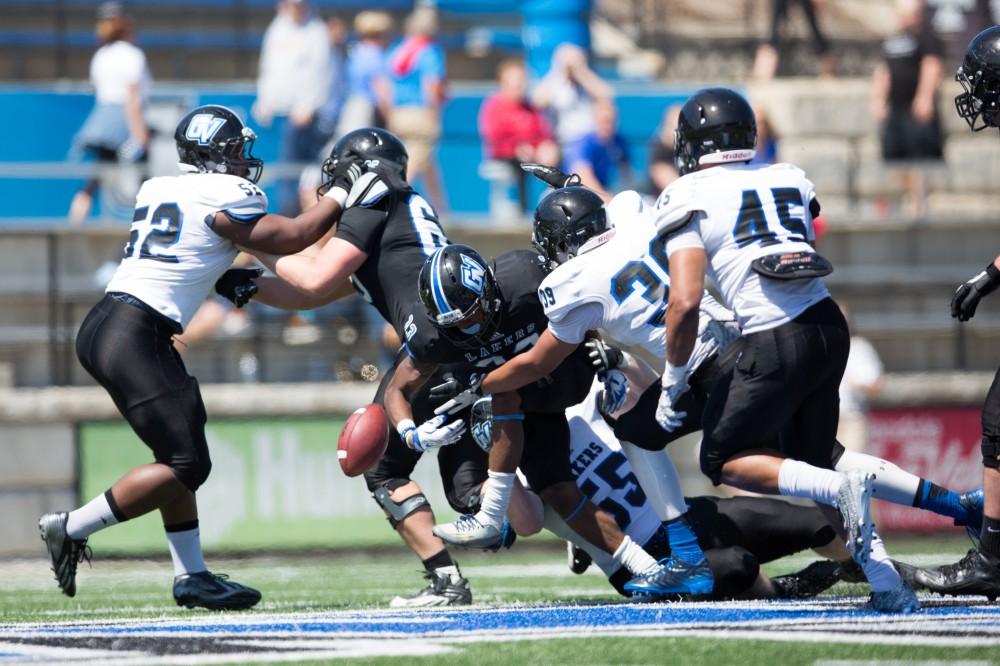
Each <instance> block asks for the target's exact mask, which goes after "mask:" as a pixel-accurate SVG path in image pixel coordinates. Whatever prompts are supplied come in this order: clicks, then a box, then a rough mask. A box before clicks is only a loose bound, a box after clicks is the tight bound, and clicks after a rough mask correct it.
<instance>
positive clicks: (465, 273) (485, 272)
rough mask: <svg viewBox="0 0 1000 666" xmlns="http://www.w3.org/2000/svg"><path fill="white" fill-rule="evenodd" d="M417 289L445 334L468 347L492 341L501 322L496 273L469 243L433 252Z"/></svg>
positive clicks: (460, 344)
mask: <svg viewBox="0 0 1000 666" xmlns="http://www.w3.org/2000/svg"><path fill="white" fill-rule="evenodd" d="M417 292H418V294H419V295H420V302H421V303H423V305H424V310H425V311H426V312H427V316H428V317H429V318H430V320H431V321H432V322H434V325H435V326H437V328H438V330H439V331H440V332H441V334H442V335H443V336H444V337H446V338H448V339H449V340H451V341H452V342H453V343H455V344H456V345H457V346H459V347H462V348H464V349H470V348H471V349H474V348H477V347H480V346H482V345H484V344H486V343H488V342H489V341H490V338H492V337H493V334H494V333H495V332H496V329H497V326H498V325H499V324H500V310H501V307H502V305H503V300H502V298H501V296H500V287H499V286H498V285H497V280H496V276H494V275H493V269H492V268H491V267H490V265H489V264H488V263H486V260H485V259H483V257H482V255H480V254H479V253H478V252H476V251H475V250H473V249H472V248H471V247H469V246H468V245H458V244H455V245H446V246H444V247H442V248H440V249H438V250H437V251H436V252H435V253H434V254H432V255H431V256H430V257H429V258H428V259H427V261H426V262H424V265H423V268H421V269H420V276H419V277H418V278H417Z"/></svg>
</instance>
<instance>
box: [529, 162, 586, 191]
mask: <svg viewBox="0 0 1000 666" xmlns="http://www.w3.org/2000/svg"><path fill="white" fill-rule="evenodd" d="M521 170H522V171H526V172H528V173H530V174H531V175H532V176H534V177H535V178H537V179H538V180H540V181H542V182H543V183H545V184H546V185H548V186H549V187H552V188H555V189H557V190H558V189H559V188H560V187H572V186H573V185H579V184H580V182H581V181H580V176H578V175H576V174H575V173H569V174H567V173H563V172H562V171H560V170H559V169H557V168H555V167H550V166H545V165H544V164H534V163H532V162H521Z"/></svg>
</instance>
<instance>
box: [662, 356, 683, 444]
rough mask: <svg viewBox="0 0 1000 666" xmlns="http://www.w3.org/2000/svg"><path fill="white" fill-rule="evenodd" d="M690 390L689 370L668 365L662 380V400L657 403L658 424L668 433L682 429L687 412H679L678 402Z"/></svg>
mask: <svg viewBox="0 0 1000 666" xmlns="http://www.w3.org/2000/svg"><path fill="white" fill-rule="evenodd" d="M687 388H688V384H687V368H686V367H685V366H673V365H670V364H669V363H668V364H667V367H666V370H665V372H664V373H663V376H662V377H661V378H660V400H659V401H658V402H657V403H656V422H657V423H659V424H660V427H661V428H663V429H664V430H666V431H667V432H673V431H674V430H677V429H678V428H680V427H681V425H682V424H683V423H684V418H685V417H686V416H687V412H682V411H678V410H677V401H678V400H680V398H681V396H682V395H684V391H686V390H687Z"/></svg>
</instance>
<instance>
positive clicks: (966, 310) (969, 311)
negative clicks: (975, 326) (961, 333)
mask: <svg viewBox="0 0 1000 666" xmlns="http://www.w3.org/2000/svg"><path fill="white" fill-rule="evenodd" d="M998 286H1000V270H997V267H996V266H994V265H993V264H992V263H991V264H990V265H989V266H987V267H986V270H984V271H983V272H981V273H980V274H979V275H976V276H975V277H973V278H971V279H969V280H968V281H967V282H965V283H964V284H961V285H959V287H958V289H956V290H955V295H954V296H952V297H951V316H952V317H955V318H956V319H958V320H959V321H969V320H970V319H972V318H973V317H974V316H975V315H976V307H977V306H978V305H979V300H980V299H981V298H982V297H983V296H986V295H987V294H990V293H993V291H995V290H996V288H997V287H998Z"/></svg>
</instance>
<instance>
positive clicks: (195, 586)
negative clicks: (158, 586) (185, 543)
mask: <svg viewBox="0 0 1000 666" xmlns="http://www.w3.org/2000/svg"><path fill="white" fill-rule="evenodd" d="M174 601H176V602H177V605H178V606H187V607H188V608H194V607H195V606H199V607H201V608H207V609H209V610H245V609H247V608H250V607H251V606H254V605H256V604H257V602H258V601H260V592H258V591H257V590H255V589H253V588H252V587H247V586H246V585H240V584H239V583H233V582H231V581H230V580H229V576H227V575H226V574H214V573H212V572H211V571H201V572H198V573H193V574H183V575H181V576H177V577H175V578H174Z"/></svg>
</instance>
